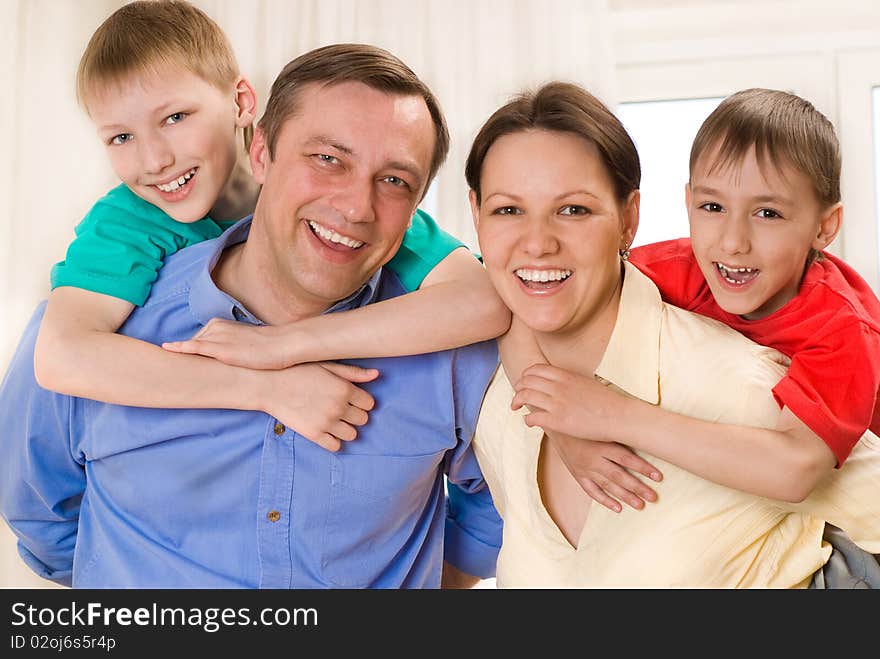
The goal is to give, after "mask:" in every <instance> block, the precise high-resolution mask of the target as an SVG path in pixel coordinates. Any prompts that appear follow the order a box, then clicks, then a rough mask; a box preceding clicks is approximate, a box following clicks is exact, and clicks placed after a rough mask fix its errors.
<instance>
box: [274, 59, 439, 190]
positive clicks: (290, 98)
mask: <svg viewBox="0 0 880 659" xmlns="http://www.w3.org/2000/svg"><path fill="white" fill-rule="evenodd" d="M343 82H360V83H363V84H365V85H367V86H368V87H370V88H372V89H375V90H378V91H381V92H385V93H387V94H397V95H401V96H410V95H412V96H421V97H422V98H423V99H424V101H425V104H426V105H427V106H428V111H429V112H430V113H431V119H432V120H433V122H434V130H435V140H434V154H433V157H432V159H431V168H430V170H429V172H428V178H427V180H426V181H425V187H424V190H423V193H424V192H425V191H427V189H428V186H429V185H430V183H431V180H432V179H433V178H434V176H435V175H436V174H437V170H439V169H440V166H441V165H442V164H443V161H444V160H445V159H446V154H447V153H448V151H449V130H448V129H447V128H446V119H445V118H444V117H443V112H442V110H441V109H440V103H439V102H438V101H437V99H436V98H435V96H434V94H433V93H432V92H431V90H430V89H428V86H427V85H426V84H425V83H424V82H422V81H421V80H420V79H419V78H418V76H416V74H415V73H413V71H412V70H411V69H410V68H409V67H408V66H407V65H406V64H404V63H403V62H402V61H400V59H398V58H397V57H395V56H394V55H392V54H391V53H389V52H388V51H386V50H383V49H382V48H378V47H376V46H370V45H366V44H334V45H331V46H324V47H322V48H316V49H315V50H311V51H309V52H307V53H305V54H303V55H300V56H299V57H297V58H296V59H294V60H293V61H291V62H290V63H288V64H287V66H285V67H284V69H283V70H282V71H281V73H280V74H279V75H278V77H277V78H276V79H275V82H274V83H273V84H272V90H271V92H270V94H269V100H268V101H267V102H266V111H265V112H264V113H263V116H262V118H261V119H260V121H259V123H258V126H259V128H260V130H262V131H263V134H264V135H265V139H266V144H267V146H268V148H269V157H270V158H274V157H275V145H276V144H277V142H278V135H279V133H280V132H281V126H282V125H283V124H284V122H285V121H286V120H287V119H288V118H289V117H291V116H292V115H293V114H295V113H296V104H297V100H298V98H299V94H300V92H301V91H302V89H303V88H304V87H305V86H306V85H309V84H311V83H317V84H321V85H324V86H330V85H336V84H340V83H343Z"/></svg>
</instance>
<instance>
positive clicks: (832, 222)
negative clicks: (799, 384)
mask: <svg viewBox="0 0 880 659" xmlns="http://www.w3.org/2000/svg"><path fill="white" fill-rule="evenodd" d="M842 222H843V204H842V203H841V202H839V201H838V202H837V203H836V204H832V205H831V206H829V207H828V208H827V209H826V210H825V212H823V213H822V218H821V219H820V220H819V231H818V233H817V234H816V237H815V238H813V244H812V247H813V249H817V250H819V251H820V252H821V251H822V250H823V249H825V248H826V247H828V245H830V244H831V243H832V241H833V240H834V239H835V238H837V234H838V233H840V227H841V223H842Z"/></svg>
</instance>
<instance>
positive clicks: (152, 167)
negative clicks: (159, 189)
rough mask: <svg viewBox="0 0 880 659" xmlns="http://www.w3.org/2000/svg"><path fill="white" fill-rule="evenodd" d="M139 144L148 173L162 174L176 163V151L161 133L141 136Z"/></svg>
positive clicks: (145, 169) (142, 161)
mask: <svg viewBox="0 0 880 659" xmlns="http://www.w3.org/2000/svg"><path fill="white" fill-rule="evenodd" d="M138 146H139V147H140V156H141V163H142V164H143V168H144V171H145V172H146V173H147V174H161V173H162V172H163V171H164V170H165V169H166V168H168V167H170V166H171V165H173V164H174V152H173V151H172V150H171V148H170V146H169V145H168V142H167V141H166V140H165V138H164V137H162V136H160V135H144V136H141V139H140V140H139V144H138Z"/></svg>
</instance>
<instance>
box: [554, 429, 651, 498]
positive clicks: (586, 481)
mask: <svg viewBox="0 0 880 659" xmlns="http://www.w3.org/2000/svg"><path fill="white" fill-rule="evenodd" d="M547 437H548V438H549V439H550V442H551V443H552V444H553V447H554V448H555V449H556V451H557V453H559V456H560V458H562V462H563V463H564V464H565V466H566V467H567V468H568V471H569V472H570V473H571V475H572V476H574V478H575V480H576V481H577V482H578V484H580V486H581V488H582V489H583V490H584V492H586V493H587V494H589V495H590V497H591V498H592V499H593V500H594V501H597V502H598V503H600V504H602V505H603V506H605V507H606V508H608V509H609V510H611V511H613V512H615V513H619V512H620V511H621V510H622V507H621V505H620V502H621V501H623V502H624V503H626V504H627V505H628V506H630V507H631V508H634V509H636V510H641V509H642V508H644V507H645V502H652V501H656V500H657V493H656V492H655V491H654V490H652V489H651V488H650V487H648V486H647V485H645V484H644V483H643V482H642V481H641V480H639V479H638V478H636V477H635V476H634V475H633V473H632V472H636V473H640V474H643V475H645V476H647V477H648V478H651V479H653V480H655V481H659V480H661V479H662V478H663V476H662V474H661V473H660V471H659V470H658V469H657V468H656V467H654V466H653V465H652V464H650V463H648V462H646V461H645V460H643V459H642V458H640V457H639V456H637V455H636V454H635V453H633V452H632V451H631V450H630V449H629V447H627V446H623V445H622V444H616V443H613V442H594V441H591V440H589V439H581V438H579V437H572V436H571V435H565V434H562V433H557V432H547Z"/></svg>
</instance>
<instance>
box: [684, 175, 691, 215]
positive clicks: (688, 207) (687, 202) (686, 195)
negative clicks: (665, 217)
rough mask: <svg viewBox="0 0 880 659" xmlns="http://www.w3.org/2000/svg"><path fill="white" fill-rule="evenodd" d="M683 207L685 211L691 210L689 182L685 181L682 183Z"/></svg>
mask: <svg viewBox="0 0 880 659" xmlns="http://www.w3.org/2000/svg"><path fill="white" fill-rule="evenodd" d="M684 208H685V210H686V211H688V212H690V210H691V182H690V181H685V184H684Z"/></svg>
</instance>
